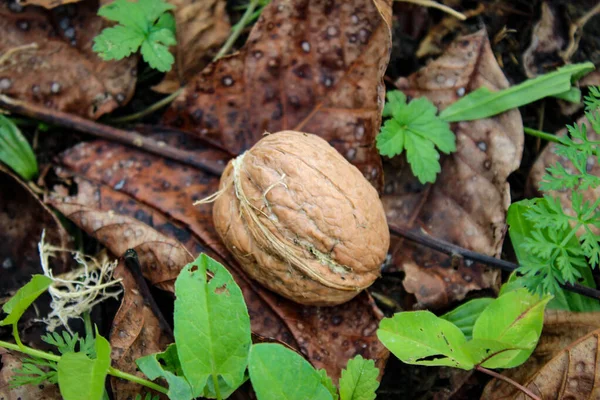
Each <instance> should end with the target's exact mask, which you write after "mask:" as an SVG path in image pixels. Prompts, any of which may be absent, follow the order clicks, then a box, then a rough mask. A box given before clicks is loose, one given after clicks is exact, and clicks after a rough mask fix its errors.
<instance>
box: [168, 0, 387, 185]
mask: <svg viewBox="0 0 600 400" xmlns="http://www.w3.org/2000/svg"><path fill="white" fill-rule="evenodd" d="M390 3H391V1H389V0H352V1H348V0H332V1H328V2H307V1H305V0H292V1H283V0H273V1H272V2H271V3H270V4H269V5H268V6H267V7H265V9H264V10H263V11H262V14H261V17H260V18H259V20H258V22H257V23H256V25H255V26H254V28H253V29H252V32H251V33H250V36H249V38H248V40H247V42H246V45H245V46H244V47H243V48H242V49H241V50H240V51H239V52H238V53H236V54H234V55H232V56H229V57H225V58H222V59H220V60H218V61H216V62H215V63H213V64H211V65H209V66H208V67H207V68H205V69H204V71H202V73H200V74H199V75H198V76H197V77H195V78H194V79H193V80H192V81H190V83H188V85H187V86H186V88H185V91H184V92H183V93H182V94H181V96H180V97H179V98H178V99H177V100H176V101H175V102H174V104H173V106H172V108H171V109H170V110H169V111H168V112H167V113H166V115H165V119H164V121H165V123H167V124H168V125H171V126H175V127H178V128H180V129H184V130H186V131H189V132H193V133H195V134H197V135H200V136H204V137H208V138H212V139H214V140H215V141H217V142H218V143H219V144H221V145H222V146H224V147H225V148H226V149H227V150H229V151H231V152H232V153H239V152H241V151H244V150H246V149H248V148H249V147H251V146H252V145H253V144H254V143H256V142H257V141H258V140H259V139H260V138H261V136H262V135H263V133H264V132H265V131H269V132H278V131H281V130H286V129H291V130H299V131H303V132H311V133H315V134H318V135H320V136H322V137H323V138H324V139H326V140H328V141H329V142H330V143H331V144H332V145H333V146H334V147H335V148H336V149H337V150H338V151H340V153H341V154H343V155H344V156H345V157H346V158H347V159H348V160H349V161H351V162H352V163H353V164H355V165H356V166H357V167H358V168H359V169H360V170H361V171H362V172H363V173H364V174H365V176H367V177H368V178H369V179H370V180H371V181H372V182H374V183H376V186H378V187H379V186H380V183H381V180H382V179H383V177H382V173H381V160H380V157H379V155H378V153H377V150H376V149H375V148H374V146H373V143H374V140H375V136H376V134H377V132H378V131H379V126H380V123H381V111H382V107H383V99H384V92H385V90H384V89H385V88H384V85H383V82H382V78H383V74H384V71H385V68H386V66H387V62H388V59H389V49H390V46H391V38H390V22H391V7H390V6H391V4H390Z"/></svg>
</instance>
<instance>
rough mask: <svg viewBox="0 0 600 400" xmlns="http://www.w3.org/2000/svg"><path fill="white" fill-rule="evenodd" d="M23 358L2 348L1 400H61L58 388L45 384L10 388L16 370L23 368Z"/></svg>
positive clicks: (0, 366)
mask: <svg viewBox="0 0 600 400" xmlns="http://www.w3.org/2000/svg"><path fill="white" fill-rule="evenodd" d="M25 357H27V356H23V355H22V354H20V353H16V352H14V353H13V352H10V351H8V350H6V349H3V348H1V347H0V399H2V400H27V399H36V400H61V399H62V396H61V395H60V391H59V390H58V386H56V385H51V384H49V383H44V384H41V385H37V386H34V385H25V386H20V387H17V388H14V389H11V388H10V386H9V385H10V381H11V379H12V377H13V376H14V375H15V373H14V370H15V369H18V368H21V367H22V365H23V363H22V361H23V358H25Z"/></svg>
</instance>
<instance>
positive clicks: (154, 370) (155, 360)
mask: <svg viewBox="0 0 600 400" xmlns="http://www.w3.org/2000/svg"><path fill="white" fill-rule="evenodd" d="M135 363H136V364H137V365H138V367H139V368H140V371H142V372H143V373H144V375H146V376H147V377H148V378H149V379H150V380H155V379H157V378H164V379H165V380H166V381H167V383H168V384H169V393H167V396H169V399H171V400H191V399H193V398H194V396H193V395H192V387H191V386H190V384H189V383H188V381H187V380H186V379H185V377H183V370H182V369H181V364H180V362H179V358H178V356H177V348H176V346H175V344H171V345H169V346H168V347H167V349H166V350H165V351H164V352H162V353H156V354H150V355H148V356H144V357H141V358H138V359H137V360H136V361H135Z"/></svg>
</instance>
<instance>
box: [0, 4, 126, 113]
mask: <svg viewBox="0 0 600 400" xmlns="http://www.w3.org/2000/svg"><path fill="white" fill-rule="evenodd" d="M96 11H97V7H96V5H95V4H94V2H82V3H78V4H69V5H66V6H61V7H58V8H55V9H53V10H45V9H42V8H39V7H33V6H28V7H23V6H22V5H20V4H18V3H16V2H15V0H8V1H3V2H1V3H0V37H2V40H1V41H0V93H1V94H5V95H9V96H11V97H15V98H18V99H21V100H27V101H31V102H35V103H39V104H43V105H45V106H46V107H49V108H54V109H57V110H62V111H67V112H70V113H73V114H78V115H82V116H85V117H89V118H94V119H95V118H98V117H100V116H101V115H103V114H105V113H108V112H110V111H112V110H113V109H115V108H116V107H118V106H119V105H121V104H124V103H126V102H127V101H129V98H130V97H131V96H132V95H133V90H134V86H135V80H136V78H135V77H136V69H135V66H136V63H137V59H136V58H135V57H131V58H128V59H124V60H121V61H118V62H104V61H102V60H101V59H100V58H99V57H98V56H97V55H96V53H94V52H93V51H92V39H93V37H94V36H96V35H97V34H98V33H100V31H101V30H102V29H103V28H104V24H105V22H104V21H103V19H102V18H100V17H98V16H97V15H96Z"/></svg>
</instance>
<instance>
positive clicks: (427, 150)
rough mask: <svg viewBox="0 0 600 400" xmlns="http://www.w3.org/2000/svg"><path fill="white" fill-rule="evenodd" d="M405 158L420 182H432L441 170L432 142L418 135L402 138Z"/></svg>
mask: <svg viewBox="0 0 600 400" xmlns="http://www.w3.org/2000/svg"><path fill="white" fill-rule="evenodd" d="M404 147H405V149H406V160H407V161H408V163H409V164H410V169H411V170H412V172H413V174H414V175H415V176H416V177H417V178H418V179H419V181H420V182H421V183H428V182H429V183H433V182H435V178H436V176H437V174H439V173H440V171H441V170H442V168H441V166H440V161H439V159H440V155H439V154H438V152H437V151H436V150H435V148H434V146H433V143H432V142H430V141H428V140H426V139H423V138H421V137H419V136H412V135H406V136H405V139H404Z"/></svg>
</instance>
